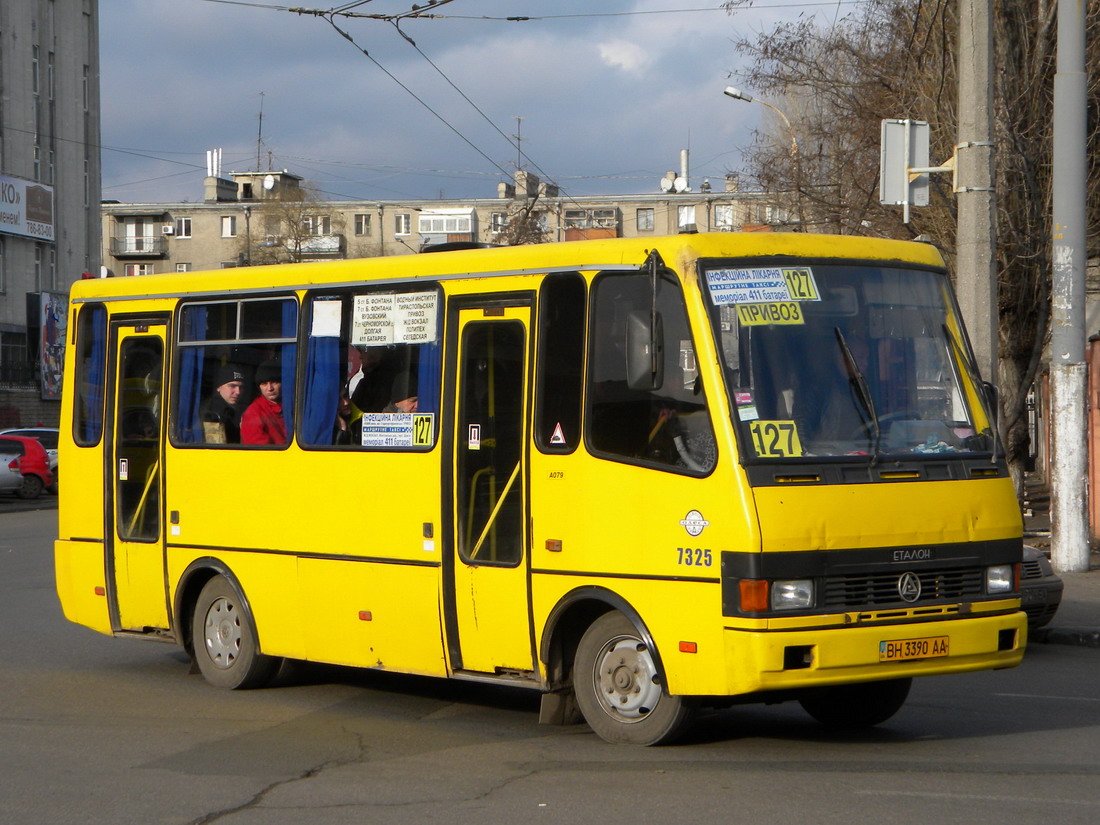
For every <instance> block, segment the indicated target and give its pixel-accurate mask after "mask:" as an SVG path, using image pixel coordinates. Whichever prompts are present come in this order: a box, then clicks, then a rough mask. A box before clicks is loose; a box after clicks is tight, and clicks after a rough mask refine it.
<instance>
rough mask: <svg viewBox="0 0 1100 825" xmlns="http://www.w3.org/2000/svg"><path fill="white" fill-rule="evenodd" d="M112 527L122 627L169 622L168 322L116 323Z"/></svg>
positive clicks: (114, 593)
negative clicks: (165, 500)
mask: <svg viewBox="0 0 1100 825" xmlns="http://www.w3.org/2000/svg"><path fill="white" fill-rule="evenodd" d="M113 327H114V330H113V331H114V335H113V341H114V345H113V347H112V360H113V362H114V363H113V364H112V372H111V374H112V375H113V376H114V379H113V387H112V394H111V398H110V400H111V409H112V411H113V420H112V424H111V428H110V430H108V433H109V438H110V441H109V443H108V444H107V455H108V456H109V457H110V469H109V473H108V479H107V491H106V493H107V496H106V498H107V501H108V502H109V504H108V506H107V520H108V524H107V529H106V531H105V534H106V536H107V541H108V542H109V547H108V552H107V559H108V578H109V580H110V582H111V584H112V590H111V599H110V605H111V621H112V624H113V625H114V627H115V629H116V630H137V631H148V630H151V629H156V628H167V627H168V607H167V602H166V596H165V583H164V527H163V515H162V504H161V501H162V495H161V493H162V491H163V484H164V470H163V457H164V450H163V448H162V444H161V440H162V437H163V436H162V433H163V431H164V420H163V419H164V416H163V414H162V413H163V410H164V403H163V402H164V390H163V388H164V348H165V329H166V327H165V324H164V323H163V322H162V321H149V322H127V321H119V322H116V323H115V324H114V325H113Z"/></svg>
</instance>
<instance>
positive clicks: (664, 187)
mask: <svg viewBox="0 0 1100 825" xmlns="http://www.w3.org/2000/svg"><path fill="white" fill-rule="evenodd" d="M671 189H672V178H661V191H662V192H668V191H670V190H671Z"/></svg>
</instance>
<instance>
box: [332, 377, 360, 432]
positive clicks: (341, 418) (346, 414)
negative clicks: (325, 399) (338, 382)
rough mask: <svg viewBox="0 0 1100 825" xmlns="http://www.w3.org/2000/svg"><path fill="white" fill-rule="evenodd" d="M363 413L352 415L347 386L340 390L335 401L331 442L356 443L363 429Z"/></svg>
mask: <svg viewBox="0 0 1100 825" xmlns="http://www.w3.org/2000/svg"><path fill="white" fill-rule="evenodd" d="M362 418H363V414H362V413H359V415H358V416H355V415H354V412H353V410H352V406H351V399H350V398H349V397H348V388H347V387H344V388H343V389H341V390H340V400H339V401H337V402H336V423H335V425H333V428H332V443H333V444H339V445H344V444H358V443H359V439H360V434H361V433H362V429H363V422H362Z"/></svg>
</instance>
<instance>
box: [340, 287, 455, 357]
mask: <svg viewBox="0 0 1100 825" xmlns="http://www.w3.org/2000/svg"><path fill="white" fill-rule="evenodd" d="M437 302H438V296H437V294H436V293H435V292H402V293H398V294H395V295H356V296H355V308H354V314H353V317H352V326H351V343H352V344H354V345H356V346H363V347H379V346H384V345H386V344H427V343H431V342H432V341H435V333H436V317H437V315H438V312H437Z"/></svg>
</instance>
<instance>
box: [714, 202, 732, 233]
mask: <svg viewBox="0 0 1100 825" xmlns="http://www.w3.org/2000/svg"><path fill="white" fill-rule="evenodd" d="M714 227H715V228H716V229H721V230H724V231H726V232H730V231H732V230H733V206H731V205H730V204H723V205H719V206H715V207H714Z"/></svg>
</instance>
